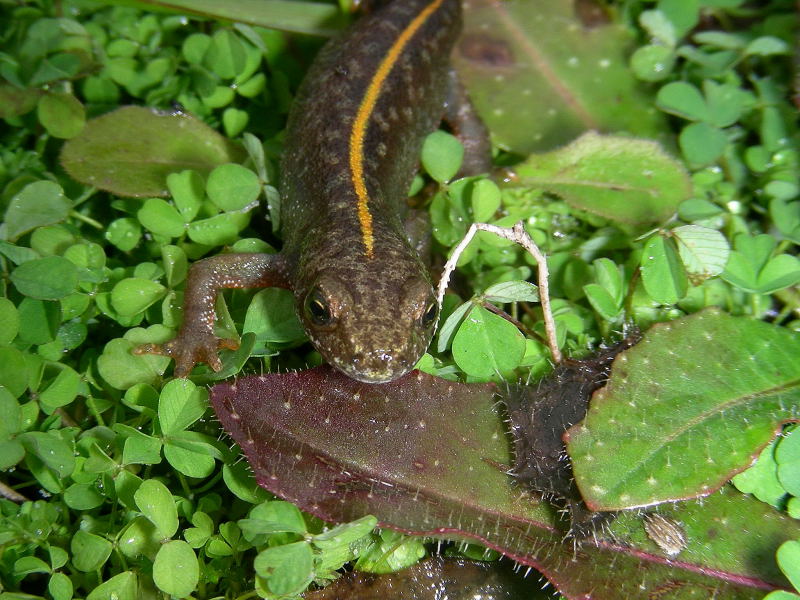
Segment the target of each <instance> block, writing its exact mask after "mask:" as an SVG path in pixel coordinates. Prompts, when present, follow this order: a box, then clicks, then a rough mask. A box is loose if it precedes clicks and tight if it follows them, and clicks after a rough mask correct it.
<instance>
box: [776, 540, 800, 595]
mask: <svg viewBox="0 0 800 600" xmlns="http://www.w3.org/2000/svg"><path fill="white" fill-rule="evenodd" d="M775 557H776V558H777V559H778V565H780V567H781V571H783V574H784V575H786V578H787V579H788V580H789V581H791V582H792V586H794V589H796V590H800V542H796V541H794V540H791V541H788V542H784V543H783V544H781V545H780V547H779V548H778V552H777V553H776V554H775Z"/></svg>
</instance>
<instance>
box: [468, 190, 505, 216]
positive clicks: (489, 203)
mask: <svg viewBox="0 0 800 600" xmlns="http://www.w3.org/2000/svg"><path fill="white" fill-rule="evenodd" d="M500 198H501V195H500V188H499V187H497V184H496V183H495V182H494V181H492V180H491V179H478V180H477V181H476V182H475V183H473V184H472V194H471V195H470V200H471V202H472V218H473V219H474V221H475V222H476V223H484V222H486V221H489V219H491V218H492V217H493V216H494V214H495V213H496V212H497V210H498V209H499V208H500Z"/></svg>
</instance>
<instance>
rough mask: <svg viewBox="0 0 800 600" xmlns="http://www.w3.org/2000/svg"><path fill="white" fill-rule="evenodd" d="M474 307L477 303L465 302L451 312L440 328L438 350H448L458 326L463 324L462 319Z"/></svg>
mask: <svg viewBox="0 0 800 600" xmlns="http://www.w3.org/2000/svg"><path fill="white" fill-rule="evenodd" d="M474 307H475V304H474V303H473V302H464V303H463V304H462V305H460V306H459V307H458V308H456V309H455V310H454V311H453V312H451V313H450V316H448V317H447V319H446V320H445V322H444V324H443V325H442V326H441V327H440V328H439V335H438V338H439V341H438V343H437V345H436V350H437V351H438V352H444V351H445V350H447V348H448V346H450V342H451V340H452V338H453V335H455V333H456V331H457V330H458V327H459V326H460V325H461V321H462V320H463V319H464V316H465V315H466V314H467V313H468V312H469V311H470V310H471V309H472V308H474Z"/></svg>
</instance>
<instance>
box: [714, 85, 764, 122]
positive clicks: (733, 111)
mask: <svg viewBox="0 0 800 600" xmlns="http://www.w3.org/2000/svg"><path fill="white" fill-rule="evenodd" d="M703 91H704V93H705V95H706V99H707V101H708V117H709V118H708V122H709V123H710V124H711V125H716V126H717V127H729V126H731V125H733V124H734V123H736V122H737V121H738V120H739V119H740V117H741V116H742V113H743V112H744V110H745V108H746V107H747V105H748V104H749V103H754V102H755V100H754V99H753V97H752V94H749V93H748V92H746V91H744V90H743V89H741V88H740V87H739V86H737V85H733V84H729V83H728V84H718V83H715V82H714V81H712V80H710V79H706V80H704V81H703Z"/></svg>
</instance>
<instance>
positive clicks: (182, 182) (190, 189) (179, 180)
mask: <svg viewBox="0 0 800 600" xmlns="http://www.w3.org/2000/svg"><path fill="white" fill-rule="evenodd" d="M167 187H168V188H169V193H170V194H171V195H172V200H173V201H174V202H175V206H177V207H178V212H180V213H181V216H182V217H183V220H184V221H185V222H186V223H189V222H190V221H192V220H193V219H194V218H195V217H196V216H197V213H198V212H199V211H200V207H201V206H202V205H203V200H204V199H205V183H204V182H203V178H202V177H201V176H200V174H199V173H197V171H191V170H186V171H181V172H180V173H170V174H169V175H167Z"/></svg>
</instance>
